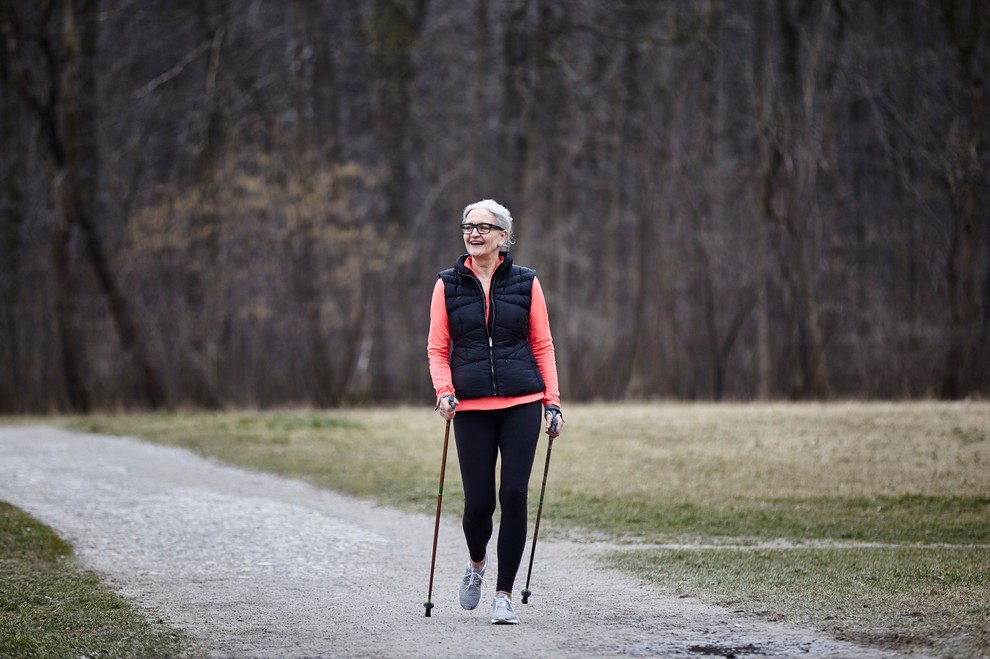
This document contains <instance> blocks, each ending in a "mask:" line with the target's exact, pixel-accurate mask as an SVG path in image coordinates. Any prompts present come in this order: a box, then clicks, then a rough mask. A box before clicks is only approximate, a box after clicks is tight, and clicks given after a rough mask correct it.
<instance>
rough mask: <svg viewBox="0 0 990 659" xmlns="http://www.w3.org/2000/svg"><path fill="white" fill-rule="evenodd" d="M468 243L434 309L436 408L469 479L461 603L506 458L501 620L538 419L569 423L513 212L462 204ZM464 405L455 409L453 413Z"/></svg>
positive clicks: (465, 602) (514, 619)
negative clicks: (513, 249) (516, 257)
mask: <svg viewBox="0 0 990 659" xmlns="http://www.w3.org/2000/svg"><path fill="white" fill-rule="evenodd" d="M461 222H462V223H461V233H462V234H463V235H464V247H465V249H466V250H467V253H466V254H463V255H462V256H461V257H460V258H459V259H457V262H456V263H455V264H454V267H453V268H451V269H449V270H444V271H443V272H441V273H440V278H439V280H438V281H437V284H436V287H435V288H434V289H433V301H432V305H431V307H430V336H429V342H428V354H429V358H430V375H431V376H432V378H433V386H434V388H435V389H436V394H437V410H438V411H439V413H440V415H441V416H442V417H443V418H444V419H446V420H451V419H453V426H454V435H455V441H456V444H457V460H458V463H459V465H460V471H461V480H462V481H463V484H464V516H463V528H464V538H465V540H466V541H467V550H468V565H467V568H466V569H465V572H464V577H463V579H462V580H461V584H460V593H459V599H460V603H461V606H462V607H464V608H465V609H468V610H473V609H475V608H476V607H477V606H478V603H479V601H480V600H481V587H482V583H483V578H484V575H485V571H486V570H487V568H488V554H487V550H488V542H489V540H490V539H491V537H492V531H493V515H494V513H495V507H496V491H495V466H496V461H497V460H498V458H499V456H501V459H502V467H501V479H500V485H499V488H498V504H499V505H500V506H501V513H502V515H501V522H500V526H499V532H498V547H497V556H498V579H497V581H496V584H495V599H494V601H493V603H492V614H491V622H492V623H493V624H516V623H518V622H519V617H518V615H517V614H516V613H515V611H514V610H513V608H512V587H513V583H514V581H515V578H516V572H518V570H519V564H520V562H521V561H522V556H523V553H524V552H525V545H526V527H527V496H528V491H529V477H530V473H531V472H532V468H533V459H534V457H535V454H536V445H537V441H538V440H539V435H540V425H541V424H540V418H541V417H543V419H544V423H545V425H546V429H547V432H548V433H549V435H550V436H551V437H553V438H556V437H557V436H558V435H559V434H560V431H561V430H562V428H563V425H564V420H563V417H562V416H561V413H560V393H559V391H558V389H557V366H556V362H555V359H554V349H553V338H552V337H551V335H550V323H549V318H548V315H547V306H546V300H545V298H544V297H543V289H542V288H541V287H540V281H539V279H537V278H536V272H535V271H534V270H530V269H529V268H523V267H521V266H518V265H513V263H512V255H511V254H510V253H509V246H510V245H512V244H513V242H514V241H513V235H512V215H510V214H509V211H508V210H507V209H506V208H505V207H504V206H502V205H500V204H498V203H497V202H495V201H493V200H491V199H485V200H484V201H479V202H477V203H474V204H471V205H469V206H467V207H466V208H465V209H464V213H463V215H462V219H461ZM455 406H456V412H455Z"/></svg>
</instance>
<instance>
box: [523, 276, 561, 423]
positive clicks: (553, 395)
mask: <svg viewBox="0 0 990 659" xmlns="http://www.w3.org/2000/svg"><path fill="white" fill-rule="evenodd" d="M529 343H530V346H531V347H532V349H533V356H534V357H535V358H536V365H537V366H538V367H539V369H540V375H542V376H543V383H544V385H545V386H546V389H544V391H543V404H544V405H556V406H557V407H560V388H559V387H560V385H559V384H558V381H557V357H556V354H555V353H554V350H553V336H552V335H551V334H550V314H549V312H548V311H547V300H546V298H545V297H544V296H543V287H542V286H541V285H540V280H539V279H533V297H532V299H531V301H530V305H529Z"/></svg>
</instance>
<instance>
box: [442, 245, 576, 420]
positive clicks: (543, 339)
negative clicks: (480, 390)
mask: <svg viewBox="0 0 990 659" xmlns="http://www.w3.org/2000/svg"><path fill="white" fill-rule="evenodd" d="M464 265H466V266H467V267H468V268H469V269H470V268H471V258H470V257H468V258H467V260H466V261H465V263H464ZM473 271H474V270H473V269H472V272H473ZM489 295H491V293H489ZM490 307H491V300H486V302H485V315H486V318H485V320H486V321H487V320H488V318H487V314H488V312H489V311H488V310H489V308H490ZM529 344H530V348H531V349H532V350H533V357H535V358H536V366H537V367H538V368H539V369H540V375H541V376H542V377H543V383H544V386H545V388H544V390H543V391H542V392H537V393H533V394H526V395H523V396H487V397H484V398H468V399H466V400H462V401H460V402H459V404H458V406H457V409H458V411H464V412H470V411H472V410H497V409H503V408H506V407H512V406H514V405H520V404H522V403H531V402H533V401H537V400H541V401H543V404H544V405H556V406H557V407H560V391H559V389H558V382H557V360H556V356H555V355H554V350H553V336H552V335H551V334H550V315H549V314H548V313H547V301H546V298H545V297H544V296H543V288H542V287H541V286H540V280H539V279H537V278H534V279H533V289H532V299H531V300H530V306H529ZM450 346H451V339H450V321H449V319H448V318H447V300H446V297H445V296H444V285H443V280H442V279H437V283H436V286H434V288H433V299H432V301H431V304H430V335H429V338H428V340H427V350H426V351H427V354H428V356H429V358H430V376H431V377H432V379H433V388H434V389H435V390H436V393H437V400H438V401H439V400H440V397H441V396H445V395H447V394H454V395H455V396H456V395H457V392H456V391H454V382H453V378H452V377H451V374H450Z"/></svg>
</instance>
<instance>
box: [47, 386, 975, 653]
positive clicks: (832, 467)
mask: <svg viewBox="0 0 990 659" xmlns="http://www.w3.org/2000/svg"><path fill="white" fill-rule="evenodd" d="M565 414H566V417H567V426H566V429H565V434H564V435H563V436H562V437H561V439H560V440H558V441H557V442H556V443H555V444H554V451H553V463H552V465H551V469H550V478H549V481H548V491H547V498H546V505H545V509H544V517H543V522H542V525H541V537H568V538H578V539H581V538H595V539H602V538H604V539H609V540H612V541H615V542H619V543H627V544H628V545H629V547H630V549H629V550H624V551H617V552H615V553H613V554H612V555H610V557H609V558H608V559H607V560H608V562H609V563H611V564H612V565H615V566H618V567H621V568H622V569H626V570H630V571H632V572H634V573H635V574H637V575H640V576H641V577H643V578H644V579H648V580H651V581H655V582H656V583H657V584H659V585H660V586H661V587H662V588H664V589H666V590H668V591H669V592H671V593H677V594H690V595H694V596H697V597H700V598H703V599H705V600H708V601H711V602H715V603H718V604H722V605H725V606H730V607H733V608H736V609H739V610H742V611H747V612H750V613H754V614H757V615H761V616H766V617H770V618H774V619H783V620H789V621H794V622H800V623H801V624H805V625H811V626H814V627H817V628H819V629H822V630H824V631H827V632H829V633H831V634H833V635H835V636H839V637H842V638H848V639H852V640H856V641H859V642H862V643H866V644H872V645H875V646H879V647H886V648H893V649H897V650H899V651H902V652H905V653H908V652H921V653H934V654H939V655H942V656H986V655H988V654H990V631H988V629H987V624H986V621H987V620H988V619H990V603H988V602H990V403H986V402H967V403H935V402H913V403H833V404H718V405H715V404H650V405H646V404H640V405H637V404H621V405H572V406H568V409H566V410H565ZM61 421H62V422H63V423H64V424H65V425H67V426H69V427H71V428H74V429H77V430H83V431H88V432H99V433H109V434H126V435H133V436H138V437H143V438H146V439H149V440H152V441H156V442H161V443H164V444H170V445H176V446H182V447H185V448H189V449H191V450H193V451H195V452H197V453H200V454H203V455H208V456H212V457H216V458H218V459H221V460H223V461H226V462H229V463H231V464H236V465H240V466H243V467H247V468H251V469H258V470H264V471H273V472H276V473H280V474H285V475H288V476H293V477H300V478H303V479H306V480H308V481H310V482H312V483H314V484H317V485H320V486H324V487H330V488H334V489H338V490H341V491H344V492H349V493H352V494H355V495H357V496H361V497H368V498H372V499H375V500H377V501H379V502H381V503H383V504H388V505H396V506H399V507H402V508H405V509H408V510H415V511H418V512H422V513H426V514H432V513H433V509H434V506H435V503H436V481H437V476H438V470H439V458H440V450H441V445H442V438H443V423H442V421H441V420H440V419H439V417H438V416H437V415H436V414H435V413H433V412H432V411H431V410H430V409H428V408H426V409H412V408H396V409H373V410H354V409H351V410H335V411H328V412H321V411H311V410H300V411H279V412H267V413H258V412H226V413H216V414H203V413H195V414H185V413H163V414H154V415H113V416H92V417H86V418H81V419H64V420H61ZM544 442H545V440H544ZM544 448H545V443H541V448H540V450H539V452H538V455H537V465H536V468H535V469H534V474H533V487H534V492H538V488H539V479H540V478H541V476H542V461H543V454H544ZM450 453H451V455H450V457H449V466H448V476H449V477H448V479H447V484H446V487H445V490H444V510H445V511H446V512H447V514H449V515H456V514H457V511H458V509H459V507H460V502H461V499H462V494H461V489H460V482H459V478H457V476H456V473H457V470H456V458H455V457H454V450H453V447H452V448H451V452H450ZM533 498H534V500H535V496H534V497H533ZM533 507H534V508H535V506H533Z"/></svg>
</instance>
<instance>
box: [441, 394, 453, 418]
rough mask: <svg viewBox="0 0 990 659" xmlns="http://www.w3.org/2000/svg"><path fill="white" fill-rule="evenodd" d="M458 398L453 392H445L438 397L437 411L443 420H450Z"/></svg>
mask: <svg viewBox="0 0 990 659" xmlns="http://www.w3.org/2000/svg"><path fill="white" fill-rule="evenodd" d="M457 403H458V400H457V398H455V397H454V394H445V395H443V396H441V397H440V401H439V402H438V403H437V411H438V412H440V416H442V417H443V419H444V421H450V420H452V419H453V418H454V415H455V414H457V412H456V408H457Z"/></svg>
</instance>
